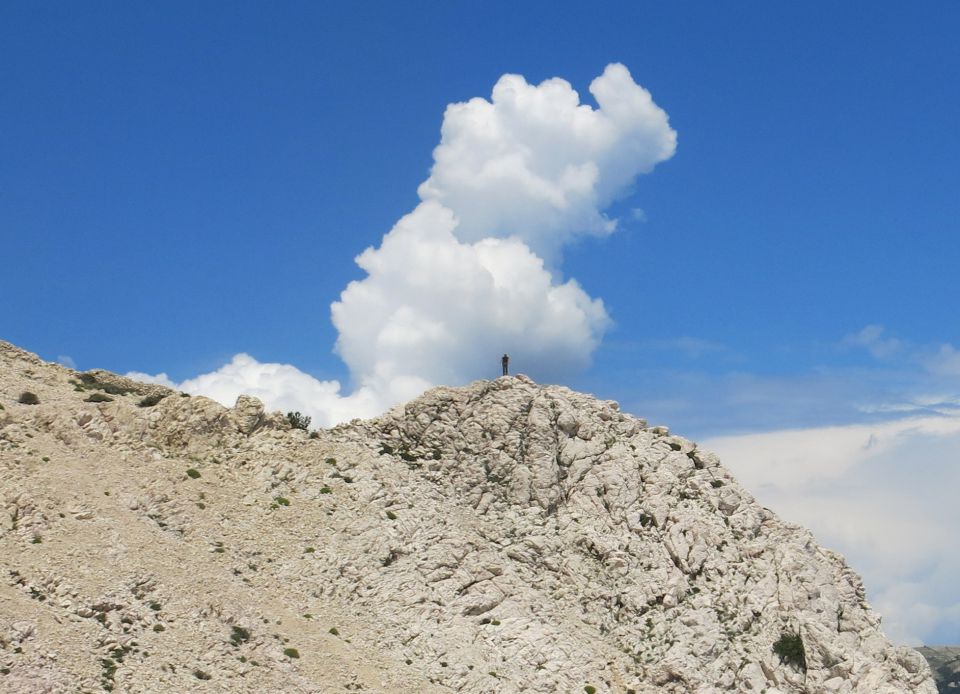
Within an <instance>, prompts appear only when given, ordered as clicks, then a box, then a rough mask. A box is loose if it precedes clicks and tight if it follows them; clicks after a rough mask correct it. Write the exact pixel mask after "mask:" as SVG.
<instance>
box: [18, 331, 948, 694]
mask: <svg viewBox="0 0 960 694" xmlns="http://www.w3.org/2000/svg"><path fill="white" fill-rule="evenodd" d="M111 376H112V375H111ZM77 378H78V375H77V374H75V373H73V372H70V371H69V370H66V369H63V368H62V367H58V366H54V365H47V364H43V363H42V362H40V361H39V360H37V359H36V358H35V357H32V355H27V354H26V353H23V352H21V351H19V350H17V349H16V348H13V347H12V346H10V345H5V344H4V343H0V404H2V405H3V407H4V409H3V410H0V495H2V496H0V498H2V500H3V502H4V505H5V508H6V519H3V518H0V551H2V552H3V554H4V556H5V557H10V558H11V559H10V561H9V562H8V567H7V569H6V570H7V574H6V575H2V576H0V690H3V689H4V688H5V687H8V685H9V686H13V687H14V689H12V691H18V690H19V691H61V690H63V688H64V687H66V686H68V685H66V684H65V683H69V687H73V688H77V687H79V688H81V689H83V688H90V689H97V688H100V687H102V686H103V685H104V683H107V684H110V685H111V686H115V687H116V688H117V689H118V690H120V691H144V692H146V691H185V690H205V689H206V688H209V690H210V691H231V692H247V691H250V692H253V691H289V692H328V691H329V692H333V691H344V690H351V689H360V688H362V689H363V690H364V691H383V692H413V691H417V692H420V691H423V692H431V691H435V692H441V691H447V692H449V691H457V692H514V691H516V692H519V691H527V692H577V691H584V690H585V688H588V687H592V688H594V689H595V691H596V692H602V693H606V692H619V693H621V694H623V693H625V692H630V691H633V692H649V693H652V692H677V693H679V692H696V693H698V694H707V693H711V692H770V693H771V694H775V693H776V692H782V693H787V692H818V693H819V692H857V693H862V694H866V693H868V692H869V693H870V694H873V693H877V692H880V693H883V692H919V693H921V694H933V692H935V691H936V689H935V686H934V684H933V682H932V680H931V679H930V676H929V669H928V667H927V665H926V663H925V662H924V660H923V658H922V657H921V656H920V655H919V654H917V653H916V652H915V651H912V650H910V649H905V648H897V647H894V646H892V645H891V644H890V643H889V642H887V640H886V639H885V638H884V637H883V635H882V633H881V632H880V630H879V618H878V616H877V615H876V614H875V613H873V612H872V611H871V609H870V607H869V605H868V604H867V603H866V602H865V599H864V590H863V586H862V585H861V583H860V580H859V578H858V577H857V576H856V575H855V574H854V573H853V572H852V571H851V570H850V568H849V567H847V566H846V564H845V563H844V561H843V559H842V557H840V556H839V555H837V554H835V553H832V552H829V551H827V550H824V549H822V548H820V547H819V546H818V545H817V544H816V543H815V541H814V539H813V537H812V536H811V535H810V533H809V532H807V531H806V530H803V529H802V528H799V527H796V526H792V525H789V524H786V523H784V522H783V521H781V520H780V519H778V518H777V517H776V516H775V515H774V514H772V513H771V512H769V511H767V510H766V509H763V508H761V507H760V506H758V505H757V504H756V502H755V501H754V500H753V499H752V497H751V496H750V495H749V494H748V493H747V492H746V491H744V490H743V489H741V488H740V487H739V485H737V483H736V481H735V480H733V479H732V478H731V477H730V475H729V473H728V472H727V471H726V470H725V469H724V468H722V466H721V465H720V464H719V462H718V460H717V459H716V458H715V457H714V456H713V455H711V454H709V453H707V452H705V451H702V450H700V449H698V448H697V447H696V446H695V445H694V444H692V443H690V442H688V441H686V440H684V439H681V438H679V437H675V436H670V435H669V433H668V432H667V430H666V429H664V428H662V427H656V428H649V427H647V426H646V423H645V422H643V421H642V420H639V419H636V418H634V417H631V416H629V415H625V414H623V413H621V412H620V411H619V408H618V407H617V405H616V404H615V403H611V402H605V401H599V400H596V399H594V398H591V397H588V396H585V395H581V394H577V393H574V392H572V391H570V390H568V389H565V388H558V387H542V386H538V385H537V384H535V383H533V382H531V381H529V380H528V379H526V378H524V377H522V376H520V377H505V378H501V379H498V380H497V381H494V382H478V383H474V384H472V385H470V386H467V387H464V388H437V389H434V390H432V391H430V392H428V393H426V394H425V395H424V396H423V397H421V398H419V399H418V400H416V401H414V402H412V403H409V404H408V405H406V406H402V407H398V408H395V409H394V410H393V411H391V412H390V413H388V414H387V415H385V416H383V417H381V418H378V419H376V420H371V421H367V422H354V423H351V424H350V425H343V426H340V427H336V428H334V429H333V430H330V431H320V432H317V433H316V434H315V435H314V436H313V437H308V436H307V434H306V433H305V432H302V431H298V430H291V429H290V428H289V426H288V425H287V423H286V421H285V419H284V418H283V417H282V416H281V415H279V414H276V413H275V414H272V415H267V414H264V412H263V409H262V405H260V404H259V403H258V402H257V401H255V400H254V399H252V398H241V400H240V401H238V403H237V406H236V407H235V408H234V409H232V410H227V409H225V408H222V407H221V406H219V405H217V404H216V403H213V402H212V401H210V400H207V399H205V398H188V397H181V396H180V394H177V393H172V392H169V391H163V392H161V393H160V394H161V395H165V397H162V398H157V402H156V403H155V404H153V405H148V406H141V405H142V403H143V400H141V398H142V397H143V396H144V395H156V394H157V393H158V392H159V391H157V390H156V387H153V386H139V387H140V388H142V389H144V390H140V391H136V392H134V391H132V390H131V391H129V392H127V393H124V394H116V395H113V396H112V397H113V400H112V401H109V402H99V403H89V402H85V399H86V394H87V392H88V390H84V389H83V388H82V387H80V386H74V385H72V382H75V381H77ZM114 378H119V377H114ZM107 382H111V383H114V382H115V381H110V380H109V378H108V377H107V376H106V375H105V372H99V373H97V374H96V378H95V383H93V384H90V383H86V387H88V389H89V387H96V385H97V384H101V383H107ZM115 383H118V384H119V385H121V386H124V385H125V384H124V383H123V382H120V381H116V382H115ZM75 388H79V389H78V390H75ZM27 389H29V390H31V391H32V392H35V393H36V394H37V396H38V397H39V400H40V403H39V404H37V405H25V404H19V403H18V402H17V397H18V395H19V393H20V392H21V391H23V390H27ZM125 389H126V388H120V390H125ZM108 494H109V495H108ZM158 627H159V628H158ZM238 630H239V631H238ZM332 632H333V633H332ZM290 648H296V649H297V656H299V657H293V656H292V655H291V653H290V652H289V649H290ZM285 650H286V651H287V652H286V653H285ZM145 652H147V653H149V655H146V654H145ZM105 660H109V661H110V662H111V663H112V666H110V667H106V666H105V665H104V661H105ZM254 662H256V663H257V664H256V665H253V663H254ZM4 670H6V673H5V674H2V673H3V671H4ZM4 678H6V680H5V679H4ZM207 678H209V680H208V679H207Z"/></svg>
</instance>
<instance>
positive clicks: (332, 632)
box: [329, 627, 340, 636]
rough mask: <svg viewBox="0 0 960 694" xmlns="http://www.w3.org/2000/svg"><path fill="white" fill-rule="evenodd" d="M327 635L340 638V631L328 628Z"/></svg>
mask: <svg viewBox="0 0 960 694" xmlns="http://www.w3.org/2000/svg"><path fill="white" fill-rule="evenodd" d="M329 633H331V634H333V635H334V636H340V630H339V629H337V628H336V627H330V631H329Z"/></svg>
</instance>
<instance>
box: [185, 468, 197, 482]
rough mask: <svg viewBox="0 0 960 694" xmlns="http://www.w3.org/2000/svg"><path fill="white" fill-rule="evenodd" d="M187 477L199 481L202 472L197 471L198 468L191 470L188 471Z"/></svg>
mask: <svg viewBox="0 0 960 694" xmlns="http://www.w3.org/2000/svg"><path fill="white" fill-rule="evenodd" d="M187 477H189V478H190V479H192V480H195V479H199V478H200V471H199V470H197V469H196V468H190V469H189V470H187Z"/></svg>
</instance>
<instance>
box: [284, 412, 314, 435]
mask: <svg viewBox="0 0 960 694" xmlns="http://www.w3.org/2000/svg"><path fill="white" fill-rule="evenodd" d="M287 421H288V422H290V426H292V427H293V428H294V429H303V430H304V431H306V430H307V427H309V426H310V417H308V416H307V415H305V414H300V413H299V412H287Z"/></svg>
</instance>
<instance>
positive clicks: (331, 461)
mask: <svg viewBox="0 0 960 694" xmlns="http://www.w3.org/2000/svg"><path fill="white" fill-rule="evenodd" d="M324 462H325V463H326V464H327V465H336V464H337V459H336V458H327V459H326V460H325V461H324Z"/></svg>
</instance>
